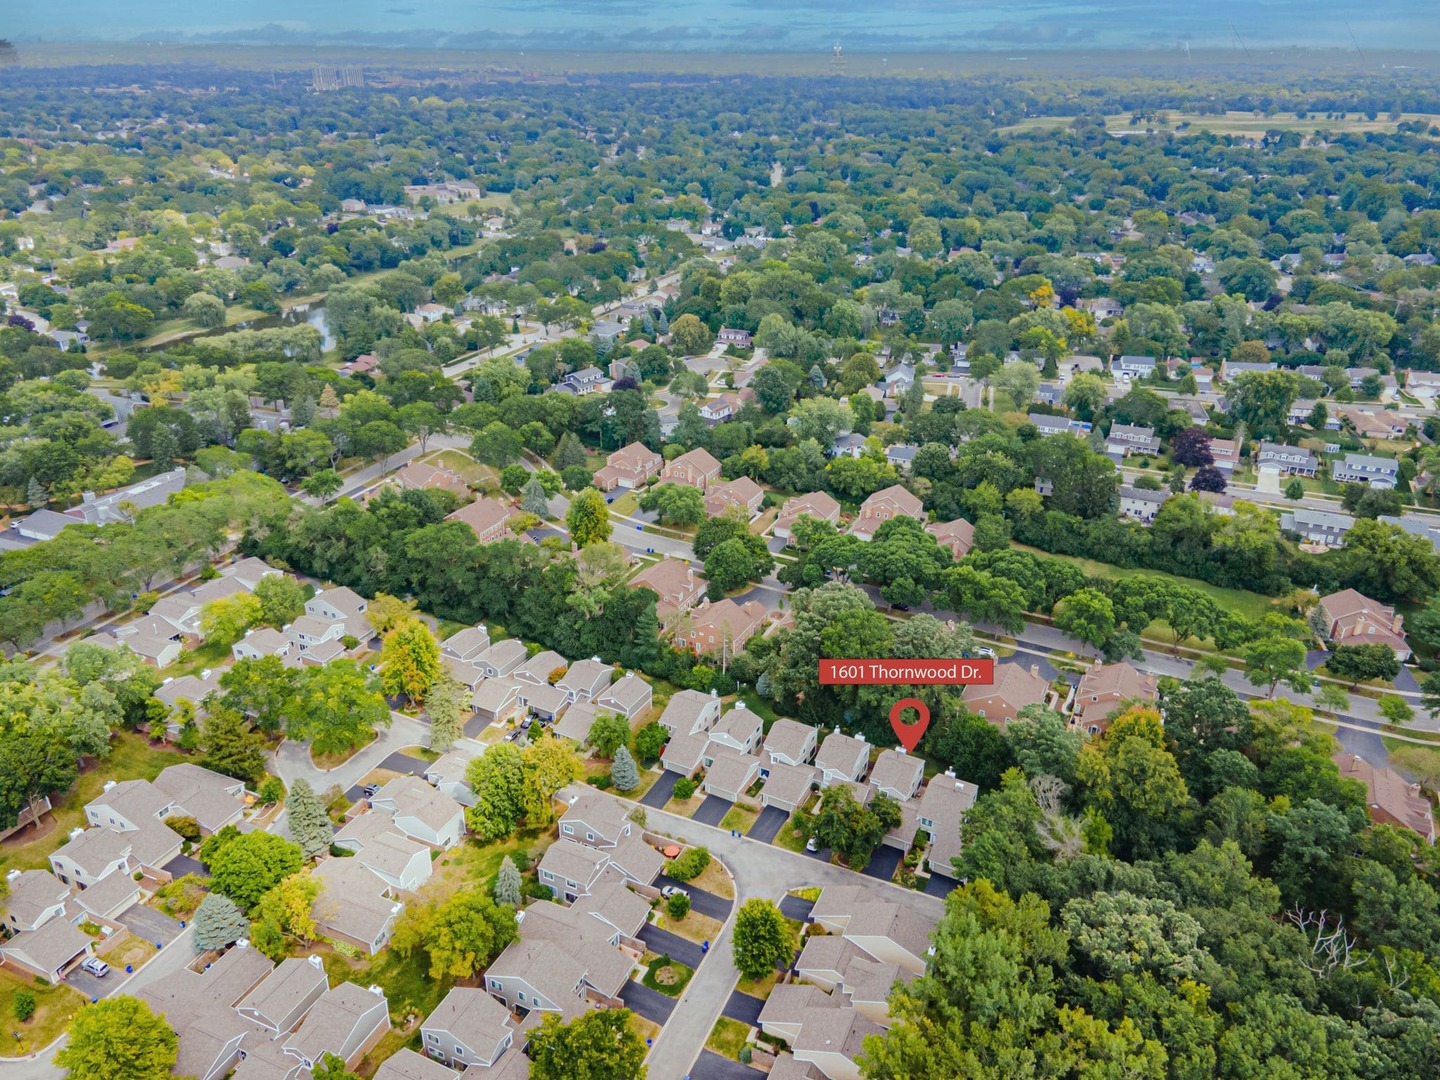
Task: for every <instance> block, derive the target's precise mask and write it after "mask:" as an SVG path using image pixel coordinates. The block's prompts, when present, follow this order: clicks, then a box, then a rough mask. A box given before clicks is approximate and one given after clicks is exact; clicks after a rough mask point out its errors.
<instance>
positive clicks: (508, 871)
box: [495, 855, 520, 908]
mask: <svg viewBox="0 0 1440 1080" xmlns="http://www.w3.org/2000/svg"><path fill="white" fill-rule="evenodd" d="M495 902H496V903H497V904H509V905H510V906H511V907H515V908H518V907H519V906H520V871H519V870H517V869H516V868H515V860H514V859H512V858H510V856H509V855H506V856H505V858H504V859H502V860H501V861H500V874H499V876H498V877H496V878H495Z"/></svg>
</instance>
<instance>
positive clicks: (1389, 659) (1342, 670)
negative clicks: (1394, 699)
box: [1325, 645, 1400, 687]
mask: <svg viewBox="0 0 1440 1080" xmlns="http://www.w3.org/2000/svg"><path fill="white" fill-rule="evenodd" d="M1325 668H1326V670H1327V671H1329V672H1330V674H1331V675H1334V676H1335V677H1336V678H1337V679H1345V680H1346V681H1347V682H1349V683H1350V685H1351V686H1352V687H1353V686H1354V685H1355V684H1356V683H1360V682H1365V681H1367V680H1370V679H1380V680H1382V681H1384V682H1393V681H1394V679H1395V677H1396V676H1397V675H1399V674H1400V660H1399V658H1398V657H1397V656H1396V655H1395V650H1394V649H1392V648H1390V646H1388V645H1337V646H1335V648H1334V649H1332V650H1331V651H1330V655H1329V656H1327V657H1326V658H1325Z"/></svg>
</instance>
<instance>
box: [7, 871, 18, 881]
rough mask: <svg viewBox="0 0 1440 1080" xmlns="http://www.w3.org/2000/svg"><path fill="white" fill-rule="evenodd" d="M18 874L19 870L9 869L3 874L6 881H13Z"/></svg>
mask: <svg viewBox="0 0 1440 1080" xmlns="http://www.w3.org/2000/svg"><path fill="white" fill-rule="evenodd" d="M20 874H21V871H19V870H11V871H9V872H8V873H7V874H6V875H5V880H6V881H14V880H15V879H16V878H17V877H19V876H20Z"/></svg>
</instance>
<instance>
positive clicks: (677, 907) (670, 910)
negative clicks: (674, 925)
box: [665, 892, 690, 920]
mask: <svg viewBox="0 0 1440 1080" xmlns="http://www.w3.org/2000/svg"><path fill="white" fill-rule="evenodd" d="M665 913H666V914H667V915H669V916H670V918H672V919H676V920H679V919H683V918H685V916H686V915H689V914H690V894H689V893H683V892H677V893H672V894H671V895H670V898H669V899H668V900H666V901H665Z"/></svg>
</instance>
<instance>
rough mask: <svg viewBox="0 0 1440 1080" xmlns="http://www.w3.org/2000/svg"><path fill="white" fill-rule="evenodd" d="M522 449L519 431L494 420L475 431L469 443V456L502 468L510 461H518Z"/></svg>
mask: <svg viewBox="0 0 1440 1080" xmlns="http://www.w3.org/2000/svg"><path fill="white" fill-rule="evenodd" d="M524 449H525V443H524V441H523V440H522V439H521V438H520V433H519V432H518V431H516V430H515V429H514V428H512V427H510V426H509V425H508V424H502V423H501V422H500V421H498V420H496V421H493V422H491V423H489V424H486V425H485V427H484V428H483V429H481V430H480V431H479V432H477V433H476V435H475V438H474V439H473V440H472V441H471V443H470V456H471V457H473V458H474V459H475V460H476V461H478V462H480V463H481V464H483V465H489V466H491V467H492V468H495V469H503V468H504V467H505V466H506V465H509V464H510V463H511V462H515V461H519V460H520V455H521V451H523V450H524Z"/></svg>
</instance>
